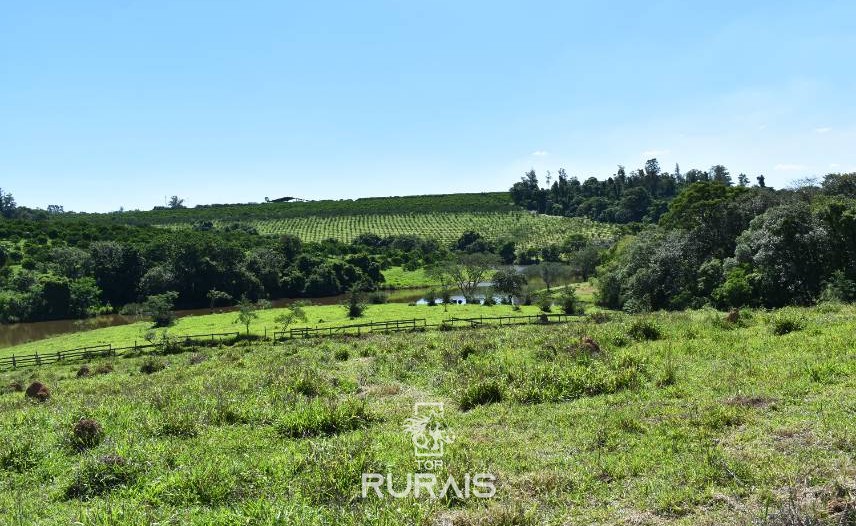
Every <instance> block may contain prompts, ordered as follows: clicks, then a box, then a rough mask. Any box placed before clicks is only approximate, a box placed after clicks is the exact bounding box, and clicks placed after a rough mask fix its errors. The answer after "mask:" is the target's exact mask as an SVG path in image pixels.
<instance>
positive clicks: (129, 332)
mask: <svg viewBox="0 0 856 526" xmlns="http://www.w3.org/2000/svg"><path fill="white" fill-rule="evenodd" d="M304 310H305V312H306V318H307V319H306V322H305V323H304V322H298V323H295V324H294V325H293V327H335V326H338V325H346V324H351V323H364V322H368V321H386V320H400V319H413V318H417V319H423V318H424V319H426V320H427V321H428V323H439V322H441V321H442V320H445V319H448V318H449V317H450V316H457V317H464V318H466V317H474V316H506V315H517V314H535V313H537V312H538V308H537V307H535V306H523V307H521V308H520V310H519V311H513V310H512V308H511V306H509V305H494V306H492V307H483V306H481V305H450V306H449V310H448V312H445V311H444V310H443V307H442V306H435V307H429V306H427V305H408V304H406V303H386V304H382V305H370V306H369V307H368V309H367V310H366V313H365V316H364V317H362V318H357V319H354V320H352V319H349V318H348V316H347V311H346V310H345V308H344V307H343V306H341V305H312V306H309V307H306V308H305V309H304ZM257 312H258V315H259V317H258V319H257V320H255V321H253V323H252V325H250V334H255V335H263V334H265V329H267V332H268V334H269V335H270V334H272V333H273V331H276V330H279V329H280V327H279V326H278V325H277V322H276V318H277V317H278V316H279V315H281V314H282V313H283V312H285V311H284V309H267V310H260V311H257ZM237 316H238V315H237V313H235V312H224V313H220V314H208V315H202V316H188V317H185V318H179V319H178V320H177V321H176V323H175V325H173V326H172V327H169V328H168V329H166V331H167V333H168V334H171V335H175V336H179V335H188V334H211V333H223V332H235V331H241V332H245V328H244V326H243V325H239V324H236V323H235V319H236V318H237ZM151 325H152V324H151V322H149V321H139V322H136V323H131V324H128V325H119V326H115V327H104V328H100V329H94V330H89V331H81V332H75V333H69V334H63V335H60V336H55V337H53V338H47V339H44V340H38V341H34V342H29V343H24V344H21V345H16V346H14V347H6V348H3V349H0V357H3V356H10V355H12V354H16V355H20V354H32V353H35V352H38V353H51V352H57V351H63V350H68V349H77V348H80V347H87V346H92V345H101V344H107V343H110V344H113V346H115V347H119V346H127V345H134V342H137V343H138V344H139V345H143V344H145V343H147V342H146V340H145V337H146V334H147V333H149V332H150V331H151ZM154 332H155V333H156V334H157V335H158V336H159V335H160V334H162V333H163V332H164V329H158V330H156V331H154Z"/></svg>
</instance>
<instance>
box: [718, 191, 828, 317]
mask: <svg viewBox="0 0 856 526" xmlns="http://www.w3.org/2000/svg"><path fill="white" fill-rule="evenodd" d="M829 245H830V239H829V234H828V232H827V231H826V229H825V228H824V225H823V223H822V222H821V221H820V220H819V219H818V218H817V217H815V216H814V214H813V213H812V211H811V209H810V208H809V206H808V205H806V204H803V203H795V204H786V205H781V206H777V207H774V208H771V209H769V210H767V211H766V212H764V213H763V214H762V215H760V216H758V217H756V218H755V219H753V220H752V222H751V223H750V224H749V228H748V229H747V230H746V231H745V232H743V233H742V234H741V235H740V237H739V238H738V240H737V248H736V249H735V251H734V254H735V257H736V259H737V261H738V262H739V263H742V264H746V265H748V266H749V267H750V268H751V271H752V273H751V275H750V279H751V280H752V281H753V282H754V283H755V286H756V291H757V293H758V294H759V296H760V299H761V301H762V302H763V303H764V305H766V306H768V307H780V306H782V305H787V304H790V303H797V304H809V303H811V302H813V301H814V300H815V299H816V298H817V296H818V295H819V294H820V290H821V286H822V284H823V282H824V279H825V278H826V276H827V275H828V274H827V270H828V266H827V263H828V262H829V253H828V247H829Z"/></svg>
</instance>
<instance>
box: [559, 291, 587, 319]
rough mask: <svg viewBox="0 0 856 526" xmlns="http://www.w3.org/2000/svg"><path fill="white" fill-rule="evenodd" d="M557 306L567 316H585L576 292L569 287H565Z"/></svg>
mask: <svg viewBox="0 0 856 526" xmlns="http://www.w3.org/2000/svg"><path fill="white" fill-rule="evenodd" d="M559 304H560V306H561V308H562V312H564V313H565V314H567V315H568V316H582V315H583V314H585V309H584V308H583V306H582V304H581V303H580V300H579V299H578V298H577V292H576V291H575V290H574V288H573V287H571V286H570V285H569V286H567V287H565V290H564V291H563V292H562V296H561V298H560V300H559Z"/></svg>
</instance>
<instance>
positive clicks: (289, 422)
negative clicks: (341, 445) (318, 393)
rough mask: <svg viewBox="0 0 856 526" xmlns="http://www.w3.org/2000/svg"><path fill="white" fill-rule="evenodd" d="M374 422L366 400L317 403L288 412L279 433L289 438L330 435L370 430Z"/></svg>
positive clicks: (313, 402) (315, 401) (316, 401)
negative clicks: (365, 428)
mask: <svg viewBox="0 0 856 526" xmlns="http://www.w3.org/2000/svg"><path fill="white" fill-rule="evenodd" d="M372 420H374V417H373V416H372V415H371V414H370V413H369V412H368V409H367V408H366V404H365V402H363V401H360V400H353V399H348V400H345V401H343V402H322V401H319V400H313V401H312V402H309V403H308V404H305V405H302V406H300V407H299V408H298V409H295V410H294V411H291V412H289V413H286V414H285V415H284V416H283V417H282V419H281V420H280V422H279V426H278V430H279V432H280V434H281V435H283V436H285V437H289V438H307V437H317V436H330V435H337V434H339V433H345V432H348V431H353V430H355V429H360V428H363V427H366V426H368V425H369V423H371V422H372Z"/></svg>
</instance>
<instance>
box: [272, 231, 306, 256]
mask: <svg viewBox="0 0 856 526" xmlns="http://www.w3.org/2000/svg"><path fill="white" fill-rule="evenodd" d="M278 246H279V251H280V253H281V254H282V255H283V257H284V258H285V260H286V261H287V262H292V261H294V260H295V259H296V258H297V256H299V255H300V253H301V252H303V242H302V241H300V238H299V237H297V236H293V235H291V234H285V235H283V236H280V238H279V243H278Z"/></svg>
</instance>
